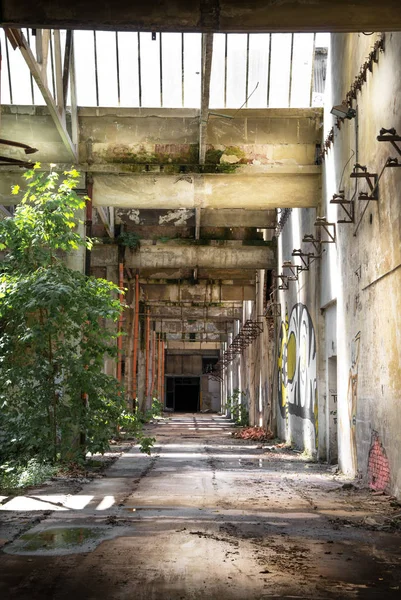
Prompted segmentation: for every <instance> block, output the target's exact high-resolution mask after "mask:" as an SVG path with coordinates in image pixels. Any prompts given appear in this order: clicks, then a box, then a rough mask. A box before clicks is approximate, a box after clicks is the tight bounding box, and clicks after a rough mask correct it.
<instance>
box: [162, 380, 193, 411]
mask: <svg viewBox="0 0 401 600" xmlns="http://www.w3.org/2000/svg"><path fill="white" fill-rule="evenodd" d="M199 389H200V381H199V377H168V378H167V397H166V408H169V409H173V410H174V412H198V411H199Z"/></svg>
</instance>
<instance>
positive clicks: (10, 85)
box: [5, 37, 13, 104]
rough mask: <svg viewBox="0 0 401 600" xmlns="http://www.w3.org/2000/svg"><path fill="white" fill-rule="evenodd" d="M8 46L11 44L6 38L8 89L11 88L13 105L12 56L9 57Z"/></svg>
mask: <svg viewBox="0 0 401 600" xmlns="http://www.w3.org/2000/svg"><path fill="white" fill-rule="evenodd" d="M8 44H9V41H8V39H7V37H6V39H5V46H6V61H7V71H8V87H9V90H10V103H11V104H13V87H12V84H11V70H10V56H9V53H8Z"/></svg>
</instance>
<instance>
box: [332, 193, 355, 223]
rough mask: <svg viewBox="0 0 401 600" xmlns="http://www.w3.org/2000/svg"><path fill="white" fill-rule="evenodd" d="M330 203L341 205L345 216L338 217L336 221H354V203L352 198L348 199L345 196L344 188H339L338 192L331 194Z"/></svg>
mask: <svg viewBox="0 0 401 600" xmlns="http://www.w3.org/2000/svg"><path fill="white" fill-rule="evenodd" d="M330 204H338V205H339V206H341V208H342V209H343V211H344V212H345V214H346V215H347V218H345V219H338V220H337V223H354V220H355V205H354V202H353V200H348V199H347V198H346V197H345V192H344V190H340V191H339V192H338V194H333V197H332V199H331V200H330Z"/></svg>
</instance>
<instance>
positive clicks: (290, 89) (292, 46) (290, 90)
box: [288, 33, 294, 108]
mask: <svg viewBox="0 0 401 600" xmlns="http://www.w3.org/2000/svg"><path fill="white" fill-rule="evenodd" d="M293 66H294V34H293V33H292V34H291V56H290V83H289V86H288V108H290V106H291V92H292V68H293Z"/></svg>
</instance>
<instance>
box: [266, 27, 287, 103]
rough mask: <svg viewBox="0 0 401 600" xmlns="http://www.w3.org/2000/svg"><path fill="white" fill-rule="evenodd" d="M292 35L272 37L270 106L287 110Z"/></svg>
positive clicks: (284, 34) (283, 34)
mask: <svg viewBox="0 0 401 600" xmlns="http://www.w3.org/2000/svg"><path fill="white" fill-rule="evenodd" d="M291 40H292V34H291V33H277V34H275V35H273V36H272V45H271V61H270V69H271V70H270V95H269V106H270V107H276V108H285V107H287V106H288V104H289V102H288V100H289V88H290V71H291Z"/></svg>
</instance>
